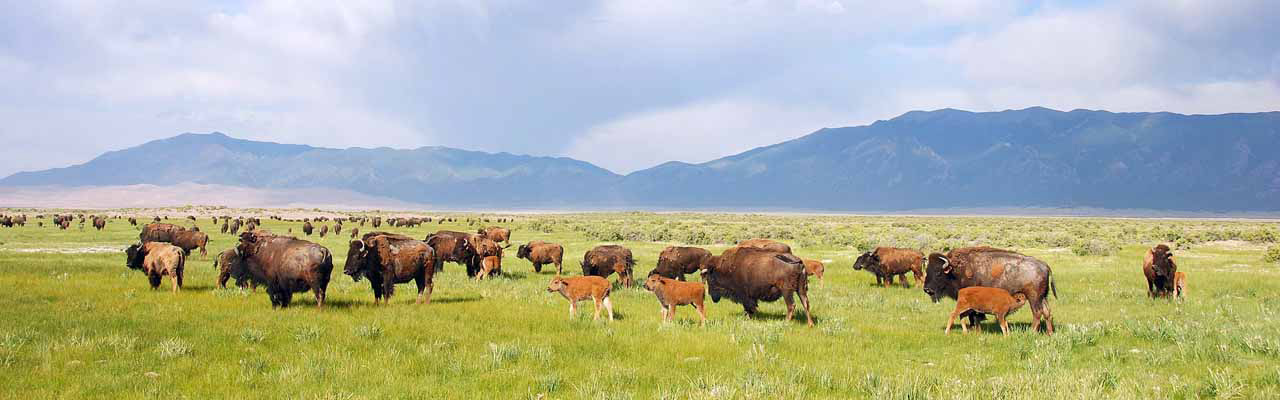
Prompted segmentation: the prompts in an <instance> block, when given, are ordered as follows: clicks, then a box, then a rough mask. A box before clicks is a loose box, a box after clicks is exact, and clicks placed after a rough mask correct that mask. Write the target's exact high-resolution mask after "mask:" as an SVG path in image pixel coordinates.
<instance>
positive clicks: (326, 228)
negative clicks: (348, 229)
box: [320, 225, 329, 238]
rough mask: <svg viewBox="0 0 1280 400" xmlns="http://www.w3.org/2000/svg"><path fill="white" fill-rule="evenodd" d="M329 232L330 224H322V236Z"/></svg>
mask: <svg viewBox="0 0 1280 400" xmlns="http://www.w3.org/2000/svg"><path fill="white" fill-rule="evenodd" d="M327 234H329V225H320V237H322V238H323V237H324V235H327Z"/></svg>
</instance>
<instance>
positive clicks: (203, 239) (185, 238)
mask: <svg viewBox="0 0 1280 400" xmlns="http://www.w3.org/2000/svg"><path fill="white" fill-rule="evenodd" d="M170 243H173V245H174V246H178V247H179V248H181V249H182V253H183V254H186V255H190V254H191V250H193V249H196V248H199V249H200V256H201V257H204V256H206V255H208V253H207V252H206V251H205V245H208V244H209V235H206V234H205V233H204V232H200V231H179V232H176V233H174V234H173V240H172V241H171V242H170Z"/></svg>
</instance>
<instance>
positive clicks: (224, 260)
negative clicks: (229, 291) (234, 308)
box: [213, 247, 258, 291]
mask: <svg viewBox="0 0 1280 400" xmlns="http://www.w3.org/2000/svg"><path fill="white" fill-rule="evenodd" d="M239 257H240V255H239V254H236V249H235V248H234V247H233V248H230V249H226V250H223V251H222V253H219V254H218V257H216V258H214V259H213V268H214V269H217V270H218V287H220V288H223V289H226V288H227V280H228V279H231V266H232V265H233V264H234V263H235V262H236V259H237V258H239ZM219 264H221V268H219ZM236 286H238V287H246V286H252V287H253V290H255V291H256V290H258V282H254V281H252V280H249V279H248V277H245V276H242V277H240V278H237V279H236Z"/></svg>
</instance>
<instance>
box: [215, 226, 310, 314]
mask: <svg viewBox="0 0 1280 400" xmlns="http://www.w3.org/2000/svg"><path fill="white" fill-rule="evenodd" d="M236 250H237V254H239V257H238V258H237V259H236V260H235V262H234V263H232V267H231V277H233V278H236V279H240V278H241V277H248V278H249V279H251V280H253V281H254V282H257V283H260V284H263V285H265V286H266V287H267V295H268V296H270V297H271V306H272V307H273V308H274V307H282V308H283V307H288V306H289V303H290V302H291V301H292V300H293V294H294V293H296V292H305V291H308V290H310V291H312V293H314V294H315V298H316V307H324V298H325V291H326V290H327V289H328V287H329V277H330V274H331V273H332V272H333V256H332V255H330V254H329V249H326V248H324V246H321V245H318V244H315V243H311V242H308V241H305V240H300V239H297V238H294V237H289V236H275V235H272V234H270V233H266V232H263V231H256V232H244V233H241V234H240V243H238V244H237V245H236Z"/></svg>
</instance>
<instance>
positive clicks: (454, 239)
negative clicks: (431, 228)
mask: <svg viewBox="0 0 1280 400" xmlns="http://www.w3.org/2000/svg"><path fill="white" fill-rule="evenodd" d="M375 221H376V219H375ZM423 241H424V242H427V244H428V245H430V246H431V248H432V249H435V251H436V255H438V256H440V259H441V260H443V261H447V262H451V263H457V264H462V265H466V266H467V276H475V271H476V270H478V268H477V269H474V270H473V269H472V267H471V266H470V265H471V262H472V261H474V260H475V255H476V251H475V248H473V247H471V234H468V233H463V232H455V231H439V232H436V233H433V234H430V235H427V238H426V239H423ZM443 270H444V266H441V269H440V271H443Z"/></svg>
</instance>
